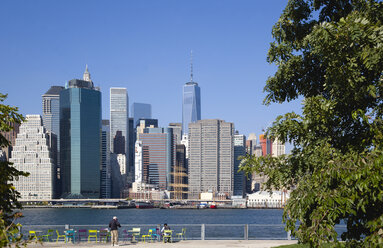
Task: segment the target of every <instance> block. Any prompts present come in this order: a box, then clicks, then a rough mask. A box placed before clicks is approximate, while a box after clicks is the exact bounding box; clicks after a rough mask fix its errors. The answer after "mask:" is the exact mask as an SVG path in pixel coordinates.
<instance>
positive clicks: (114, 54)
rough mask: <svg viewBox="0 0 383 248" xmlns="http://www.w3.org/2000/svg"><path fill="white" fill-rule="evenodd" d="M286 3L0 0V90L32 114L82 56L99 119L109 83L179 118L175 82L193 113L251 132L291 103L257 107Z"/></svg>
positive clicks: (75, 74)
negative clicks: (196, 91)
mask: <svg viewBox="0 0 383 248" xmlns="http://www.w3.org/2000/svg"><path fill="white" fill-rule="evenodd" d="M286 2H287V1H283V0H273V1H256V0H248V1H247V0H231V1H228V0H208V1H207V0H193V1H186V0H185V1H183V0H173V1H171V0H142V1H139V0H136V1H128V0H126V1H85V0H81V1H74V0H73V1H68V0H66V1H48V0H46V1H42V0H34V1H27V0H25V1H17V0H12V1H11V0H9V1H8V0H3V1H1V2H0V31H1V34H0V92H1V93H7V94H8V99H7V101H6V104H9V105H16V106H18V107H19V109H20V112H21V113H22V114H41V113H42V110H41V102H42V100H41V95H42V94H44V93H45V92H46V91H47V90H48V89H49V87H50V86H51V85H62V86H64V84H65V82H66V81H69V80H71V79H73V78H81V77H82V74H83V72H84V69H85V65H86V64H88V66H89V71H90V73H91V76H92V80H93V82H94V83H95V85H97V86H100V87H101V91H102V98H103V99H102V101H103V118H104V119H109V88H110V87H126V88H127V89H128V94H129V104H131V103H133V102H142V103H150V104H152V112H153V117H154V118H158V119H159V124H160V125H161V126H167V125H168V123H169V122H181V121H182V105H181V103H182V86H183V85H184V84H185V83H186V82H187V81H189V79H190V50H193V57H194V58H193V60H194V81H196V82H198V84H199V86H200V87H201V105H202V118H203V119H207V118H218V119H222V120H225V121H230V122H234V124H235V127H236V129H237V130H238V131H239V132H240V133H242V134H245V135H248V134H249V133H251V132H254V133H256V134H260V133H261V132H262V129H264V128H266V127H267V126H269V125H270V124H271V123H272V121H273V120H274V119H275V118H276V117H277V116H278V115H280V114H283V113H285V112H288V111H292V110H294V111H298V112H299V110H300V107H301V105H300V103H299V102H293V103H286V104H272V105H271V106H264V105H262V101H263V99H264V97H265V93H263V87H264V85H265V81H266V79H267V78H268V77H269V76H271V75H272V74H273V72H274V71H275V70H276V67H275V66H274V65H270V64H268V63H267V62H266V56H267V50H268V48H269V43H270V42H271V41H272V36H271V29H272V26H273V25H274V23H275V22H276V21H277V20H278V18H279V16H280V14H281V13H282V10H283V8H284V6H285V4H286Z"/></svg>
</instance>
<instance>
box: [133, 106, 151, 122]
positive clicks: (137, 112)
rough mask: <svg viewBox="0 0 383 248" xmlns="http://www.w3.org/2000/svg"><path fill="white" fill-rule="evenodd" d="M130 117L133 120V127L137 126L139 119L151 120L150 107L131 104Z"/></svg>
mask: <svg viewBox="0 0 383 248" xmlns="http://www.w3.org/2000/svg"><path fill="white" fill-rule="evenodd" d="M131 112H132V114H131V117H133V119H134V126H137V125H138V120H139V119H151V118H152V105H150V104H147V103H137V102H135V103H133V104H132V106H131Z"/></svg>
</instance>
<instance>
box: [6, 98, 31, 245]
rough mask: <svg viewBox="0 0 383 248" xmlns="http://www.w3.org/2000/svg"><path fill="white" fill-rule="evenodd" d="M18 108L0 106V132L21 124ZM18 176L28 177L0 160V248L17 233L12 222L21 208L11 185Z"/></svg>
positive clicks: (21, 118)
mask: <svg viewBox="0 0 383 248" xmlns="http://www.w3.org/2000/svg"><path fill="white" fill-rule="evenodd" d="M6 97H7V96H6V95H3V94H1V93H0V102H1V103H2V102H4V100H5V99H6ZM17 111H18V108H17V107H12V106H8V105H4V104H0V131H1V132H8V131H11V130H12V128H13V126H12V125H11V123H19V124H20V123H21V122H22V121H23V120H24V118H23V116H22V115H21V114H19V113H17ZM1 132H0V146H1V147H7V146H9V145H10V144H9V141H8V140H7V139H6V138H5V137H4V135H3V134H2V133H1ZM20 176H28V173H25V172H22V171H18V170H17V169H16V168H14V167H13V166H12V164H11V163H10V162H8V161H1V160H0V247H3V246H7V245H9V237H10V236H13V234H16V233H17V232H18V229H17V225H16V224H15V223H14V221H15V220H16V219H17V218H18V217H20V216H21V213H20V212H17V211H15V210H16V209H20V208H21V204H20V203H19V202H18V201H17V198H19V197H20V193H19V192H17V191H16V189H15V187H14V186H13V184H12V183H11V182H12V181H13V180H17V179H18V177H20ZM13 238H14V241H18V239H19V237H15V236H13Z"/></svg>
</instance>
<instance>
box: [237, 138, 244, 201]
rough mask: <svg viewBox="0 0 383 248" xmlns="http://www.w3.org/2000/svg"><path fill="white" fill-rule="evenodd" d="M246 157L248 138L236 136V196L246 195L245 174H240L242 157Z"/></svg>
mask: <svg viewBox="0 0 383 248" xmlns="http://www.w3.org/2000/svg"><path fill="white" fill-rule="evenodd" d="M245 155H246V137H245V135H243V134H235V135H234V195H240V196H242V197H243V196H244V195H245V193H246V181H245V173H244V172H243V171H241V172H239V171H238V170H239V165H240V164H241V160H240V159H239V158H240V157H241V156H245Z"/></svg>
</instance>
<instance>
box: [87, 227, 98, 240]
mask: <svg viewBox="0 0 383 248" xmlns="http://www.w3.org/2000/svg"><path fill="white" fill-rule="evenodd" d="M90 238H96V243H97V230H89V231H88V243H90Z"/></svg>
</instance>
